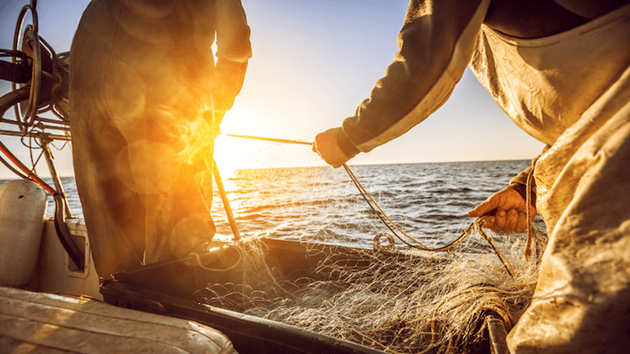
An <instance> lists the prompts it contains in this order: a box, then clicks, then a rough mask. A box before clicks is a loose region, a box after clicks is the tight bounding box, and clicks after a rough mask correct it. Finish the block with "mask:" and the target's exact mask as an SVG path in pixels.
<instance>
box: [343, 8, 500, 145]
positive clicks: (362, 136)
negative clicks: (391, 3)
mask: <svg viewBox="0 0 630 354" xmlns="http://www.w3.org/2000/svg"><path fill="white" fill-rule="evenodd" d="M489 3H490V1H489V0H469V1H462V0H440V1H437V0H435V1H434V0H426V1H421V0H412V1H411V3H410V4H409V8H408V11H407V15H406V18H405V22H404V25H403V27H402V29H401V31H400V34H399V36H398V47H399V52H398V53H397V54H396V55H395V58H394V62H393V63H392V64H390V65H389V67H388V68H387V70H386V73H385V76H384V77H383V78H381V79H380V80H378V82H377V83H376V85H375V86H374V89H373V90H372V92H371V94H370V98H369V99H366V100H365V101H363V102H362V103H361V105H359V107H358V108H357V110H356V112H355V115H354V116H352V117H349V118H347V119H345V120H344V122H343V126H342V129H340V130H339V131H338V135H337V141H338V143H339V146H340V147H341V149H342V150H343V151H344V153H346V155H348V156H354V155H356V154H357V153H359V152H361V151H362V152H368V151H371V150H372V149H374V148H375V147H377V146H380V145H383V144H385V143H387V142H388V141H390V140H393V139H395V138H397V137H399V136H401V135H403V134H404V133H405V132H407V131H408V130H409V129H411V128H412V127H414V126H415V125H416V124H418V123H420V122H422V121H423V120H424V119H426V118H427V117H428V116H429V115H430V114H431V113H433V112H434V111H435V110H437V109H438V108H439V107H440V106H441V105H442V104H443V103H444V102H445V101H446V100H447V99H448V97H449V96H450V94H451V92H452V91H453V88H454V87H455V85H456V84H457V82H458V81H459V80H460V79H461V77H462V76H463V74H464V71H465V69H466V66H467V65H468V62H469V61H470V58H471V57H472V53H473V50H474V47H475V43H476V39H477V35H478V33H479V30H480V28H481V24H482V23H483V20H484V17H485V15H486V12H487V9H488V5H489Z"/></svg>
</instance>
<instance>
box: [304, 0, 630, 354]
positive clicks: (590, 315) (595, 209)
mask: <svg viewBox="0 0 630 354" xmlns="http://www.w3.org/2000/svg"><path fill="white" fill-rule="evenodd" d="M399 48H400V51H399V52H398V53H397V54H396V56H395V60H394V62H393V63H392V64H391V65H390V66H389V67H388V68H387V71H386V74H385V77H383V78H382V79H380V80H379V81H378V82H377V84H376V85H375V87H374V89H373V91H372V93H371V95H370V98H369V99H367V100H365V101H363V102H362V103H361V105H360V106H359V107H358V109H357V110H356V112H355V115H354V116H352V117H349V118H347V119H345V120H344V121H343V125H342V126H341V127H338V128H333V129H329V130H327V131H325V132H323V133H320V134H319V135H317V137H316V139H315V143H314V144H313V150H314V151H316V152H318V153H319V154H320V156H321V157H322V158H323V159H324V160H325V161H326V162H327V163H329V164H330V165H332V166H333V167H338V166H341V165H342V164H344V163H345V162H346V161H348V160H349V159H351V158H352V157H354V156H355V155H357V154H358V153H359V152H369V151H371V150H372V149H374V148H375V147H377V146H380V145H382V144H385V143H387V142H389V141H390V140H393V139H395V138H397V137H399V136H401V135H403V134H404V133H405V132H407V131H408V130H409V129H411V128H412V127H413V126H415V125H416V124H418V123H420V122H422V121H423V120H424V119H425V118H427V117H428V116H429V115H430V114H431V113H432V112H434V111H435V110H436V109H438V108H439V107H440V106H441V105H442V104H443V103H444V102H445V101H446V100H447V99H448V97H449V95H450V93H451V92H452V91H453V88H454V86H455V85H456V84H457V82H458V81H459V80H460V78H461V77H462V75H463V74H464V70H465V69H466V67H467V66H469V67H470V68H471V69H472V71H473V72H474V74H475V75H476V76H477V78H478V80H479V81H480V82H481V83H482V84H483V86H484V87H485V88H486V89H487V90H488V92H489V93H490V94H491V95H492V97H494V99H495V100H496V102H497V103H498V105H499V106H500V107H501V108H502V109H503V110H504V111H505V112H506V113H507V115H508V116H509V117H510V118H511V119H512V120H513V121H514V122H515V123H516V124H517V125H518V126H519V127H520V128H521V129H523V130H524V131H525V132H527V133H528V134H529V135H531V136H532V137H534V138H536V139H537V140H539V141H541V142H543V143H545V144H546V148H545V149H544V150H543V152H542V154H541V155H540V156H538V157H537V158H536V159H534V163H533V166H532V167H530V168H529V169H528V170H526V171H524V172H523V173H521V174H520V175H519V176H517V177H515V178H514V179H513V180H512V181H511V183H510V185H509V186H508V187H507V188H505V189H503V190H502V191H500V192H498V193H496V194H495V195H493V196H491V197H490V198H489V199H488V200H487V201H486V202H484V203H482V204H481V205H479V206H478V207H477V208H475V209H474V210H472V211H470V212H469V215H470V216H474V217H481V216H484V215H486V216H487V225H486V226H487V227H490V228H491V229H492V230H495V231H502V232H507V233H511V232H513V231H518V232H521V231H523V230H524V228H525V225H526V224H527V221H528V220H527V217H526V214H527V213H526V212H527V207H528V206H526V201H525V200H526V199H525V197H526V196H527V194H528V193H530V192H535V193H536V194H535V209H534V205H530V206H529V208H531V209H530V210H531V211H533V213H532V215H531V217H532V218H533V217H534V215H535V211H536V210H537V212H538V213H539V214H540V215H541V216H542V217H543V219H544V221H545V223H546V226H547V234H548V236H549V244H548V246H547V249H546V251H545V254H544V255H543V258H542V261H541V264H540V269H539V278H538V283H537V288H536V290H535V293H534V298H533V300H532V303H531V305H530V306H529V308H528V309H527V310H526V311H525V312H524V314H523V315H522V316H521V317H520V319H519V321H518V322H517V324H516V326H515V327H514V328H512V329H511V331H510V333H509V335H508V346H509V350H510V352H512V353H547V354H551V353H622V352H623V353H627V352H628V348H629V347H630V178H629V176H630V1H628V0H603V1H586V0H555V1H553V0H537V1H523V0H518V1H514V0H469V1H461V0H440V1H432V0H426V1H421V0H412V1H411V3H410V5H409V8H408V12H407V15H406V18H405V21H404V26H403V28H402V30H401V32H400V34H399ZM530 175H531V176H532V178H531V180H530V186H533V187H531V188H529V189H528V188H526V187H525V186H526V185H527V179H528V177H529V176H530ZM532 204H533V203H532Z"/></svg>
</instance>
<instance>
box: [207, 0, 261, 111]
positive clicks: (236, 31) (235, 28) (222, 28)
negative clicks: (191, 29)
mask: <svg viewBox="0 0 630 354" xmlns="http://www.w3.org/2000/svg"><path fill="white" fill-rule="evenodd" d="M217 10H218V11H217V13H218V15H217V18H218V23H217V47H218V51H217V63H216V67H215V78H216V83H217V84H216V85H215V92H214V106H215V109H216V110H218V111H226V110H229V109H230V108H232V105H233V104H234V99H235V98H236V95H238V93H239V92H240V91H241V87H242V86H243V81H244V79H245V72H246V70H247V62H248V60H249V58H251V56H252V47H251V43H250V41H249V36H250V29H249V26H248V25H247V20H246V17H245V12H244V10H243V8H242V6H241V2H240V1H238V0H223V1H221V2H220V3H219V5H218V9H217Z"/></svg>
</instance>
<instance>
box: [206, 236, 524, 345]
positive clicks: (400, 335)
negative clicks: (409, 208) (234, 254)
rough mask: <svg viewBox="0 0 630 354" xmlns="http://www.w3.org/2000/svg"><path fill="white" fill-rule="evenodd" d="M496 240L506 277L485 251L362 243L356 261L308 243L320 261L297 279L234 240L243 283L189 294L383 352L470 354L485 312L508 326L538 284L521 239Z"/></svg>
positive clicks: (263, 250)
mask: <svg viewBox="0 0 630 354" xmlns="http://www.w3.org/2000/svg"><path fill="white" fill-rule="evenodd" d="M495 237H496V236H495ZM506 239H507V237H506ZM502 244H503V247H502V253H503V255H504V256H505V258H506V259H508V260H509V261H510V263H511V267H510V268H511V272H512V275H509V274H508V272H506V268H505V266H504V265H503V264H502V263H501V262H499V261H498V259H497V258H496V257H495V256H494V255H493V254H491V253H488V252H479V251H478V250H476V251H473V253H471V252H466V249H467V243H463V244H460V245H458V246H457V247H456V248H454V249H451V250H449V251H447V252H442V253H429V252H424V251H414V250H412V251H409V250H407V251H394V252H380V251H373V250H368V249H361V250H359V251H358V252H359V256H360V258H361V259H362V261H363V262H362V263H361V264H362V265H361V266H357V265H356V263H352V262H350V263H349V262H347V261H343V260H344V257H343V255H341V256H340V254H336V253H335V252H330V250H328V251H326V252H322V250H321V249H320V248H316V247H310V246H309V245H306V247H307V253H308V254H309V256H320V257H323V258H322V259H324V260H323V261H319V263H318V265H317V266H316V267H314V269H312V270H311V272H310V274H304V273H300V274H298V275H297V276H296V275H295V274H282V272H281V271H280V270H279V269H281V268H282V265H281V264H279V262H281V261H282V260H277V259H276V260H273V259H269V257H267V251H268V248H267V246H266V244H265V243H264V242H262V241H260V240H259V239H256V238H247V239H245V240H242V241H241V242H239V243H238V244H237V245H236V247H238V248H239V249H240V252H241V254H242V260H243V267H244V277H243V283H241V284H233V283H228V284H211V285H209V286H208V288H207V289H203V290H202V291H200V292H199V293H198V294H197V300H198V301H200V302H202V303H206V304H209V305H212V306H217V307H222V308H225V309H228V310H233V311H237V312H241V313H244V314H248V315H253V316H257V317H261V318H265V319H269V320H273V321H278V322H282V323H285V324H289V325H293V326H297V327H299V328H302V329H304V330H307V331H311V332H314V333H318V334H323V335H327V336H330V337H334V338H338V339H343V340H348V341H352V342H355V343H358V344H361V345H365V346H368V347H372V348H374V349H378V350H382V351H385V352H387V353H474V352H475V351H476V350H478V348H479V347H480V345H481V343H483V341H484V339H487V334H486V332H485V330H486V326H487V322H486V318H487V316H488V315H494V316H495V317H497V318H500V319H502V320H503V322H504V323H505V326H506V329H507V330H509V329H510V328H511V327H512V326H513V325H514V324H515V322H516V320H518V318H519V317H520V315H521V314H522V312H523V311H524V310H525V308H526V307H527V306H528V305H529V303H530V301H531V298H532V295H533V292H534V288H535V285H536V279H537V261H536V260H534V259H531V260H530V261H526V260H525V259H524V257H523V256H522V255H523V251H522V250H523V247H524V240H523V239H519V238H509V239H507V240H504V242H503V243H502ZM337 249H339V250H344V249H345V248H344V247H341V248H337ZM475 249H476V247H475ZM353 250H355V251H356V250H357V249H353ZM469 251H470V250H469ZM322 253H325V254H322Z"/></svg>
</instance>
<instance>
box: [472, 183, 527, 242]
mask: <svg viewBox="0 0 630 354" xmlns="http://www.w3.org/2000/svg"><path fill="white" fill-rule="evenodd" d="M525 203H526V202H525V199H524V198H523V197H522V196H521V195H520V194H519V193H518V192H517V191H516V190H514V189H513V188H511V187H507V188H505V189H503V190H502V191H500V192H497V193H495V194H493V195H492V196H490V198H488V199H487V200H486V201H485V202H483V203H481V204H479V205H478V206H477V207H476V208H475V209H473V210H471V211H469V212H468V215H469V216H472V217H481V216H486V218H485V223H484V224H483V227H485V228H487V229H490V230H492V231H494V232H505V233H513V232H517V233H521V232H525V230H527V209H526V205H525ZM529 207H530V219H531V220H530V221H533V220H534V217H536V208H534V207H533V206H532V205H530V206H529Z"/></svg>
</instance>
